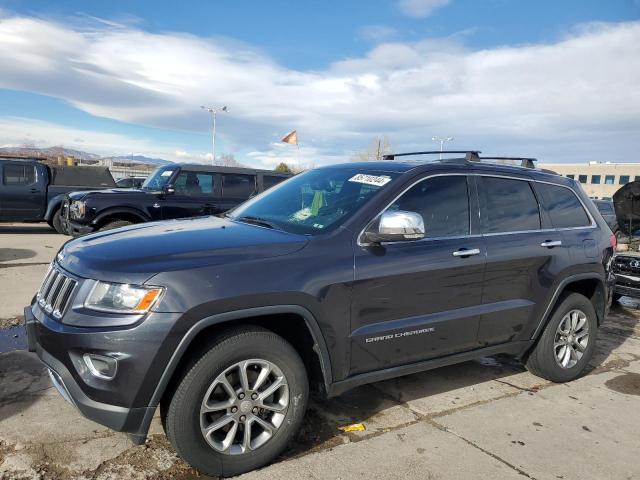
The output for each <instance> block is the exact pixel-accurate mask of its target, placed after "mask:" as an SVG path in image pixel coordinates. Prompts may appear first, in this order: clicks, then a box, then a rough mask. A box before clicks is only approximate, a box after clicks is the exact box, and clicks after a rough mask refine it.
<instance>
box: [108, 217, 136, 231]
mask: <svg viewBox="0 0 640 480" xmlns="http://www.w3.org/2000/svg"><path fill="white" fill-rule="evenodd" d="M128 225H133V223H131V222H130V221H128V220H112V221H110V222H107V223H105V224H104V225H103V226H102V227H100V231H101V232H103V231H105V230H113V229H114V228H120V227H126V226H128Z"/></svg>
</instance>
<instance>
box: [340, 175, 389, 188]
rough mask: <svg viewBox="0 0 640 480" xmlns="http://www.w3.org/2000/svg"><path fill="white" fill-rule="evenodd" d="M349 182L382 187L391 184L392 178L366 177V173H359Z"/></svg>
mask: <svg viewBox="0 0 640 480" xmlns="http://www.w3.org/2000/svg"><path fill="white" fill-rule="evenodd" d="M349 181H350V182H356V183H365V184H367V185H375V186H376V187H381V186H383V185H386V184H387V183H389V182H390V181H391V177H387V176H386V175H366V174H364V173H358V174H357V175H354V176H353V177H351V178H350V179H349Z"/></svg>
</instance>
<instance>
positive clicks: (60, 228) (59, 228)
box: [51, 209, 67, 235]
mask: <svg viewBox="0 0 640 480" xmlns="http://www.w3.org/2000/svg"><path fill="white" fill-rule="evenodd" d="M51 226H52V227H53V229H54V230H55V231H56V232H58V233H59V234H60V235H66V234H67V232H66V230H65V229H64V225H63V224H62V217H61V216H60V209H58V210H56V213H54V214H53V216H52V217H51Z"/></svg>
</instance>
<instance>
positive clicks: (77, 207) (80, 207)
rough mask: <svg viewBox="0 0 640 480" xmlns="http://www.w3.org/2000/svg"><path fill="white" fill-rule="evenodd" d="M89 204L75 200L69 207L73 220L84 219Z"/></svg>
mask: <svg viewBox="0 0 640 480" xmlns="http://www.w3.org/2000/svg"><path fill="white" fill-rule="evenodd" d="M86 209H87V204H86V203H85V202H83V201H82V200H74V201H73V202H72V203H71V206H70V207H69V213H70V214H71V216H72V217H73V218H83V217H84V214H85V211H86Z"/></svg>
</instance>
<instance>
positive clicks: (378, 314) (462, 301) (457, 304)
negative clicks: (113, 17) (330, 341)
mask: <svg viewBox="0 0 640 480" xmlns="http://www.w3.org/2000/svg"><path fill="white" fill-rule="evenodd" d="M461 247H466V248H478V249H480V250H481V251H482V250H483V249H484V247H483V245H482V239H481V238H480V237H476V238H467V239H449V240H433V241H418V242H413V243H409V242H407V243H403V244H398V245H393V244H389V245H386V246H381V247H358V248H357V251H356V258H355V267H356V281H355V283H354V289H353V305H352V314H351V315H352V334H351V337H352V338H351V343H352V345H351V348H352V362H351V369H352V373H358V372H364V371H368V370H374V369H378V368H385V367H391V366H394V365H400V364H406V363H412V362H416V361H420V360H424V359H428V358H434V357H438V356H442V355H447V354H451V353H456V352H460V351H464V350H470V349H473V348H475V347H476V346H477V340H476V336H477V330H478V322H479V315H478V312H477V310H476V309H477V307H478V305H479V304H480V301H481V292H482V277H483V270H484V255H475V256H471V257H466V258H463V257H454V256H453V254H452V253H453V252H454V251H456V250H458V249H460V248H461Z"/></svg>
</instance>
